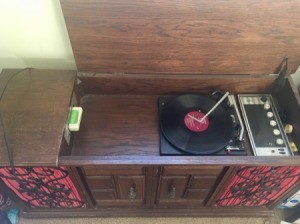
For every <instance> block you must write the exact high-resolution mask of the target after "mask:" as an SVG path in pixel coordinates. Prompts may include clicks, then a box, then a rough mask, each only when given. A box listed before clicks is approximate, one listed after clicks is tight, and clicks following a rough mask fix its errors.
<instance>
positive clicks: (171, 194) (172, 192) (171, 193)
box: [168, 186, 176, 199]
mask: <svg viewBox="0 0 300 224" xmlns="http://www.w3.org/2000/svg"><path fill="white" fill-rule="evenodd" d="M175 195H176V188H175V187H174V186H171V187H170V188H169V192H168V198H169V199H174V198H175Z"/></svg>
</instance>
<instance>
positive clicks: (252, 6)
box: [61, 0, 300, 74]
mask: <svg viewBox="0 0 300 224" xmlns="http://www.w3.org/2000/svg"><path fill="white" fill-rule="evenodd" d="M61 5H62V9H63V14H64V17H65V21H66V25H67V29H68V32H69V36H70V39H71V43H72V48H73V51H74V55H75V59H76V64H77V67H78V70H79V71H91V72H112V73H115V72H121V73H138V74H142V73H168V74H170V73H174V74H191V73H192V74H270V73H272V72H274V69H275V68H276V66H277V65H278V64H279V63H280V62H281V60H282V58H283V57H284V56H285V55H287V56H288V57H289V59H290V71H291V72H294V71H295V69H296V68H297V67H298V66H299V65H300V26H299V25H298V24H299V20H300V1H299V0H289V1H286V0H278V1H273V0H261V1H259V0H248V1H244V0H234V1H226V0H215V1H206V0H174V1H168V0H154V1H146V0H115V1H110V0H61Z"/></svg>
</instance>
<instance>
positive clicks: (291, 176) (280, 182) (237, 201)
mask: <svg viewBox="0 0 300 224" xmlns="http://www.w3.org/2000/svg"><path fill="white" fill-rule="evenodd" d="M299 179H300V167H268V166H262V167H241V168H240V169H239V170H238V171H237V172H236V174H235V176H233V178H232V179H231V180H230V182H229V183H228V185H227V186H226V188H225V190H224V192H223V193H222V194H221V196H220V197H219V199H218V200H217V201H216V204H215V206H247V207H250V206H265V207H268V206H270V205H272V203H274V202H275V201H276V200H277V199H278V198H279V197H281V196H282V195H283V194H284V193H286V191H287V190H289V189H290V188H292V187H293V186H294V185H295V184H296V183H297V182H298V181H299Z"/></svg>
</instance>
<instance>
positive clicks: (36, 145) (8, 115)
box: [0, 69, 75, 166]
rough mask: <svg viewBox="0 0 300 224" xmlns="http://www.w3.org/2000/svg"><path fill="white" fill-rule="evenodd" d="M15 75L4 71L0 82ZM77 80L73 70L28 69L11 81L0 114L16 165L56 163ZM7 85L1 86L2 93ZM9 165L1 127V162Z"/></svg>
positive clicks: (0, 76)
mask: <svg viewBox="0 0 300 224" xmlns="http://www.w3.org/2000/svg"><path fill="white" fill-rule="evenodd" d="M13 71H15V70H13ZM16 72H17V71H16ZM14 74H15V73H14V72H12V70H3V72H2V73H1V75H0V83H7V81H8V80H9V79H8V77H11V76H12V75H14ZM74 79H75V72H74V71H61V70H38V69H26V70H22V71H21V72H20V73H18V74H17V75H15V76H14V77H13V78H12V79H11V81H10V82H9V83H8V85H7V88H6V90H5V92H4V93H3V97H2V100H1V102H0V113H1V115H2V119H3V122H4V129H5V132H6V134H7V140H8V144H9V145H10V148H11V151H12V155H13V160H14V164H15V165H16V166H20V165H56V163H57V160H58V154H59V149H60V145H61V141H62V136H63V132H64V128H65V124H66V120H67V115H68V110H69V104H70V100H71V94H72V91H73V85H74ZM5 85H6V84H5ZM5 85H4V84H2V85H1V86H0V88H1V89H0V94H1V93H2V91H3V90H4V87H5ZM8 164H9V161H8V153H7V148H6V145H5V140H4V135H3V127H0V165H8Z"/></svg>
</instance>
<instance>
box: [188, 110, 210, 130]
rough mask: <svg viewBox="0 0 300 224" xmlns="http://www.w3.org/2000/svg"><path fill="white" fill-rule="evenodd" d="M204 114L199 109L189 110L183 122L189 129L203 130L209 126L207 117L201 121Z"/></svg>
mask: <svg viewBox="0 0 300 224" xmlns="http://www.w3.org/2000/svg"><path fill="white" fill-rule="evenodd" d="M204 116H205V114H203V113H201V112H200V111H191V112H189V113H187V114H186V115H185V117H184V124H185V126H186V127H187V128H188V129H189V130H190V131H193V132H203V131H205V130H206V129H207V128H208V126H209V121H208V119H207V117H206V118H204V119H203V121H201V119H202V118H203V117H204Z"/></svg>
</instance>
